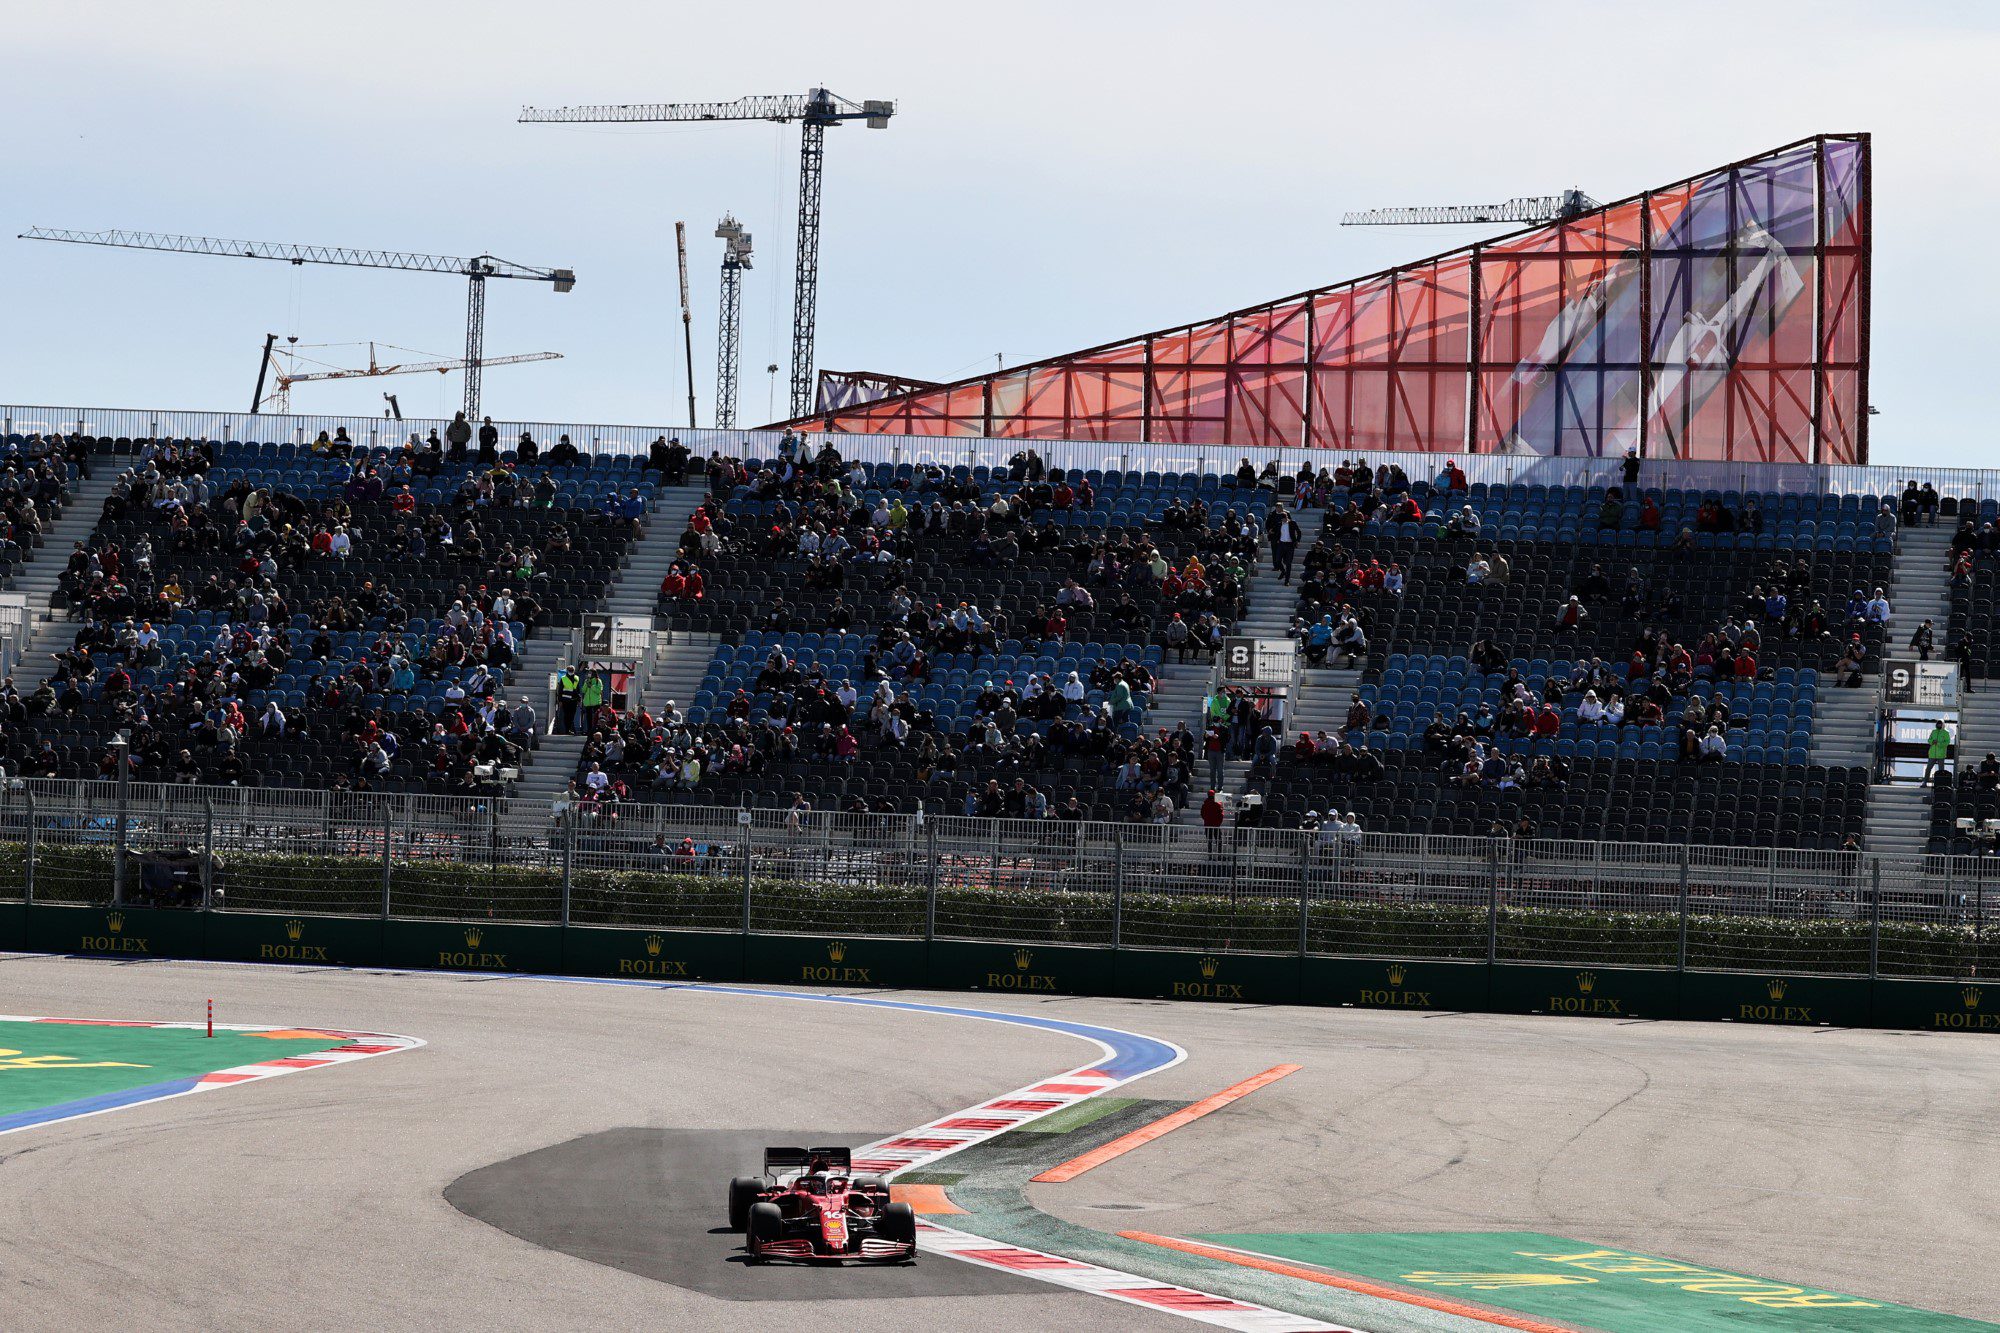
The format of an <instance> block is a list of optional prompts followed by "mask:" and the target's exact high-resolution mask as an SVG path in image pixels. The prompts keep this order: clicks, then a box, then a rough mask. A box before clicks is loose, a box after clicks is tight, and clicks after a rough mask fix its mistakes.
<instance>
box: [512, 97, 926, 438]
mask: <svg viewBox="0 0 2000 1333" xmlns="http://www.w3.org/2000/svg"><path fill="white" fill-rule="evenodd" d="M895 114H896V104H895V103H894V102H881V101H869V102H850V101H848V100H847V99H846V98H844V97H837V96H835V95H834V94H832V93H830V92H828V91H827V90H826V89H824V88H814V89H813V90H812V91H811V92H809V93H806V94H805V95H804V96H802V97H795V96H790V95H784V94H780V95H776V96H763V97H739V98H737V99H736V100H735V101H734V102H649V103H641V104H637V105H631V106H566V107H556V108H554V109H552V110H539V109H537V108H535V107H523V108H521V121H522V123H524V124H586V123H614V124H634V123H639V122H646V121H663V120H695V121H701V120H713V121H720V120H769V121H775V122H777V123H778V124H781V125H782V124H789V123H790V122H792V121H794V120H796V121H798V122H799V127H800V130H799V253H798V268H797V272H796V274H795V275H794V278H793V283H792V415H793V416H794V417H801V416H804V415H805V414H806V413H807V412H810V411H811V410H812V393H813V328H814V321H815V319H816V317H817V316H816V308H817V306H818V304H819V193H820V171H821V168H822V166H823V165H824V161H825V156H826V128H827V126H829V125H838V124H840V123H841V122H842V121H846V120H859V121H864V122H866V124H867V126H868V128H869V129H871V130H881V129H887V128H888V126H889V117H891V116H893V115H895Z"/></svg>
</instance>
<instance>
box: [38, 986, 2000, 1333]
mask: <svg viewBox="0 0 2000 1333" xmlns="http://www.w3.org/2000/svg"><path fill="white" fill-rule="evenodd" d="M898 998H909V999H914V1000H918V1001H925V1002H935V1003H941V1004H946V1005H956V1006H963V1007H970V1008H978V1009H993V1010H1004V1011H1009V1012H1015V1013H1025V1014H1036V1015H1047V1016H1051V1017H1056V1018H1061V1019H1065V1020H1070V1021H1075V1022H1088V1023H1099V1024H1104V1025H1108V1026H1112V1027H1118V1028H1124V1029H1127V1030H1130V1031H1134V1032H1140V1033H1145V1034H1147V1035H1150V1036H1153V1037H1157V1038H1160V1039H1162V1040H1167V1041H1172V1042H1174V1043H1177V1044H1178V1045H1180V1046H1181V1047H1182V1048H1184V1049H1185V1050H1186V1052H1187V1058H1186V1059H1185V1060H1184V1061H1183V1062H1181V1063H1180V1064H1178V1065H1176V1066H1174V1067H1172V1068H1169V1069H1165V1070H1162V1071H1160V1072H1158V1073H1155V1074H1152V1075H1150V1076H1148V1077H1146V1078H1144V1079H1141V1080H1139V1081H1137V1082H1135V1083H1132V1084H1130V1085H1127V1086H1125V1087H1123V1088H1120V1089H1118V1091H1117V1093H1116V1094H1115V1095H1116V1096H1118V1097H1120V1098H1126V1099H1132V1100H1131V1101H1130V1102H1129V1104H1126V1105H1124V1106H1122V1107H1120V1108H1118V1109H1115V1110H1113V1111H1112V1112H1111V1113H1110V1114H1107V1115H1104V1116H1102V1117H1100V1118H1097V1119H1095V1120H1089V1121H1087V1123H1084V1124H1082V1125H1079V1126H1077V1127H1075V1128H1072V1129H1071V1130H1069V1132H1067V1133H1062V1134H1033V1133H1026V1132H1016V1133H1013V1134H1010V1135H1007V1136H1004V1137H1002V1138H1000V1139H997V1140H994V1141H993V1142H992V1143H990V1144H988V1145H984V1146H981V1147H977V1148H973V1149H970V1150H968V1151H966V1152H965V1153H962V1154H960V1155H958V1156H955V1157H953V1158H949V1159H946V1160H945V1161H943V1162H940V1163H938V1165H937V1166H936V1168H934V1170H935V1173H936V1178H937V1179H939V1180H946V1179H949V1181H950V1183H949V1185H948V1189H949V1191H950V1194H951V1197H952V1199H953V1200H954V1202H956V1203H957V1204H958V1205H959V1206H960V1207H964V1208H966V1209H968V1210H969V1212H968V1214H967V1215H965V1216H954V1217H945V1218H940V1219H939V1220H940V1221H941V1222H943V1223H945V1224H947V1225H950V1226H953V1227H957V1228H960V1229H962V1230H966V1231H972V1232H975V1233H977V1234H980V1235H985V1236H990V1237H993V1238H995V1239H997V1240H1000V1241H1003V1242H1013V1243H1020V1244H1025V1245H1029V1246H1032V1247H1033V1248H1037V1249H1043V1250H1050V1251H1054V1252H1059V1253H1063V1254H1070V1255H1074V1256H1076V1257H1078V1258H1082V1259H1086V1260H1094V1261H1096V1262H1100V1263H1104V1264H1107V1265H1109V1266H1112V1267H1116V1268H1120V1269H1123V1270H1125V1271H1128V1272H1133V1273H1137V1274H1140V1275H1141V1276H1153V1277H1159V1278H1162V1279H1166V1280H1174V1281H1180V1282H1186V1283H1188V1284H1190V1285H1193V1286H1197V1287H1201V1288H1204V1289H1208V1290H1214V1291H1219V1292H1222V1293H1224V1294H1230V1295H1236V1296H1239V1297H1242V1298H1245V1299H1252V1300H1259V1301H1263V1302H1266V1303H1269V1304H1272V1305H1275V1306H1278V1307H1280V1308H1283V1309H1287V1310H1294V1311H1307V1310H1312V1311H1320V1312H1323V1313H1324V1317H1333V1318H1337V1319H1338V1320H1339V1322H1344V1323H1348V1324H1352V1325H1353V1326H1355V1327H1357V1328H1362V1329H1368V1330H1371V1331H1373V1333H1402V1331H1403V1330H1423V1331H1424V1333H1439V1331H1440V1330H1443V1331H1445V1333H1465V1331H1466V1330H1470V1329H1472V1328H1473V1327H1475V1326H1474V1325H1472V1324H1470V1323H1467V1322H1465V1321H1463V1320H1455V1319H1453V1318H1452V1317H1451V1316H1447V1315H1441V1314H1435V1313H1433V1312H1430V1311H1424V1310H1419V1309H1417V1308H1416V1307H1412V1306H1408V1305H1400V1304H1392V1303H1389V1302H1384V1301H1378V1300H1374V1299H1373V1298H1367V1297H1361V1296H1358V1295H1353V1294H1351V1293H1335V1292H1332V1291H1331V1289H1328V1288H1315V1289H1313V1290H1312V1291H1309V1292H1307V1291H1302V1290H1301V1287H1302V1286H1303V1285H1304V1284H1300V1283H1297V1282H1295V1281H1293V1280H1291V1279H1285V1278H1280V1277H1276V1276H1273V1275H1268V1274H1261V1273H1255V1272H1250V1271H1248V1270H1240V1269H1235V1268H1233V1267H1231V1266H1227V1265H1222V1264H1218V1263H1216V1262H1215V1261H1212V1260H1206V1259H1199V1258H1195V1257H1193V1256H1184V1255H1178V1254H1175V1253H1172V1252H1167V1251H1157V1252H1153V1251H1156V1250H1157V1247H1150V1246H1145V1245H1143V1244H1142V1243H1140V1242H1134V1241H1128V1240H1124V1239H1121V1238H1119V1237H1117V1236H1116V1235H1115V1233H1116V1232H1117V1231H1119V1230H1123V1229H1134V1230H1143V1231H1147V1232H1152V1233H1156V1234H1160V1235H1165V1236H1197V1235H1202V1234H1207V1233H1243V1234H1257V1233H1272V1232H1305V1231H1310V1232H1375V1231H1387V1232H1413V1231H1495V1230H1509V1231H1535V1232H1543V1233H1548V1234H1552V1235H1558V1236H1565V1237H1570V1238H1573V1239H1577V1240H1580V1241H1584V1242H1587V1243H1590V1244H1593V1245H1602V1246H1615V1247H1623V1248H1628V1249H1633V1250H1637V1251H1641V1252H1644V1253H1649V1254H1659V1255H1665V1256H1669V1257H1672V1258H1675V1259H1679V1260H1682V1261H1685V1262H1688V1263H1693V1264H1700V1265H1707V1266H1712V1267H1717V1268H1722V1269H1727V1270H1730V1271H1734V1272H1744V1273H1751V1274H1756V1275H1759V1276H1764V1277H1770V1278H1777V1279H1783V1280H1785V1281H1788V1282H1794V1283H1800V1284H1805V1285H1810V1286H1815V1287H1819V1288H1823V1289H1827V1290H1832V1291H1838V1292H1850V1293H1854V1294H1856V1295H1860V1296H1864V1297H1868V1298H1871V1299H1875V1300H1886V1301H1896V1302H1900V1303H1903V1304H1907V1305H1913V1306H1918V1307H1921V1308H1926V1309H1934V1310H1940V1311H1946V1312H1949V1313H1953V1314H1958V1315H1964V1316H1971V1317H1975V1318H1982V1319H1988V1320H1992V1319H1995V1318H2000V1288H1996V1285H1995V1284H1994V1283H1993V1282H1992V1281H1991V1278H1990V1274H1991V1255H1992V1253H1993V1251H1994V1249H1995V1248H1996V1247H2000V1154H1996V1153H1995V1152H1994V1151H1993V1144H1994V1132H1993V1130H1992V1129H1991V1127H1990V1126H1991V1120H1992V1113H1993V1108H1994V1107H1995V1106H1996V1105H2000V1042H1995V1041H1993V1040H1991V1039H1990V1038H1985V1037H1982V1036H1979V1035H1976V1034H1919V1033H1910V1032H1893V1031H1854V1030H1842V1029H1787V1028H1776V1027H1752V1026H1747V1025H1729V1024H1695V1023H1658V1022H1616V1021H1606V1020H1596V1019H1587V1018H1546V1017H1525V1016H1522V1017H1510V1016H1506V1015H1473V1014H1442V1013H1438V1014H1433V1013H1414V1012H1383V1011H1363V1010H1343V1009H1304V1008H1270V1007H1259V1006H1249V1005H1235V1004H1215V1005H1202V1004H1187V1003H1181V1004H1175V1003H1164V1002H1148V1001H1132V1000H1098V999H1075V998H1063V997H1047V998H1030V997H1027V996H1019V995H978V996H966V995H928V994H911V995H907V996H904V995H901V994H898ZM211 999H212V1000H214V1002H215V1005H216V1014H217V1018H218V1020H219V1021H223V1022H236V1023H255V1024H270V1025H274V1026H300V1027H327V1028H343V1029H352V1030H360V1031H376V1032H393V1033H403V1034H407V1035H410V1036H413V1037H419V1038H422V1039H423V1040H424V1041H425V1042H426V1043H428V1044H427V1045H425V1046H423V1047H422V1048H420V1049H417V1050H413V1051H409V1052H404V1053H398V1054H393V1055H387V1056H382V1057H379V1058H375V1059H370V1060H363V1061H359V1062H355V1063H352V1064H346V1065H340V1066H335V1067H331V1068H327V1069H316V1070H309V1071H303V1072H300V1073H297V1074H294V1075H290V1076H288V1077H285V1078H280V1079H269V1080H261V1081H258V1082H255V1083H249V1084H244V1085H241V1086H236V1087H230V1088H227V1089H224V1090H221V1091H217V1092H212V1093H204V1094H201V1095H199V1096H193V1097H184V1098H180V1099H177V1100H171V1101H162V1102H155V1103H150V1104H147V1105H143V1106H139V1107H134V1108H130V1109H126V1110H120V1111H116V1112H113V1113H110V1114H105V1115H100V1116H95V1117H92V1118H89V1119H82V1120H75V1121H70V1122H66V1123H63V1124H58V1125H51V1126H45V1127H41V1128H37V1129H34V1130H30V1131H24V1132H21V1133H17V1134H11V1135H6V1136H0V1272H4V1273H5V1274H6V1276H7V1287H6V1290H5V1294H4V1297H0V1299H4V1300H5V1302H6V1304H5V1306H4V1309H5V1310H6V1316H5V1325H6V1327H7V1328H8V1330H9V1331H10V1333H11V1331H12V1330H13V1329H22V1330H43V1329H50V1330H55V1329H61V1330H70V1329H76V1328H90V1327H108V1326H121V1327H143V1328H146V1329H148V1330H149V1331H150V1330H152V1329H190V1330H193V1329H211V1328H218V1327H225V1328H233V1327H249V1326H252V1325H264V1326H269V1325H276V1324H280V1323H282V1324H283V1325H285V1326H305V1327H332V1326H336V1325H337V1326H340V1327H344V1328H346V1327H369V1328H383V1329H416V1328H422V1329H425V1330H426V1333H436V1330H442V1329H456V1328H462V1327H468V1326H473V1325H477V1326H479V1327H481V1328H482V1329H536V1330H541V1329H570V1328H577V1329H581V1328H602V1327H606V1326H651V1327H671V1328H690V1329H701V1330H710V1329H718V1330H738V1329H740V1330H745V1331H746V1333H749V1331H751V1330H755V1333H772V1331H773V1330H779V1331H788V1330H793V1329H797V1330H814V1331H815V1333H818V1331H819V1330H823V1329H824V1328H825V1327H826V1323H827V1319H828V1317H829V1315H831V1316H832V1317H834V1318H836V1319H839V1320H840V1321H842V1322H843V1323H844V1324H847V1325H850V1326H853V1327H866V1328H868V1329H870V1330H871V1331H872V1330H885V1331H886V1333H904V1331H905V1330H908V1331H911V1333H914V1331H915V1330H933V1329H939V1328H950V1329H952V1330H953V1333H962V1331H965V1330H987V1329H992V1330H1012V1329H1045V1328H1051V1327H1055V1328H1063V1327H1077V1328H1089V1329H1093V1330H1095V1329H1114V1330H1118V1329H1142V1330H1143V1329H1154V1330H1165V1329H1172V1328H1184V1327H1187V1326H1188V1325H1187V1324H1186V1322H1185V1321H1183V1320H1180V1319H1176V1318H1174V1317H1171V1316H1168V1315H1165V1314H1162V1313H1160V1312H1157V1311H1152V1310H1146V1309H1140V1308H1137V1307H1132V1306H1126V1305H1121V1304H1117V1303H1114V1302H1111V1301H1107V1300H1105V1299H1103V1298H1101V1297H1097V1296H1093V1295H1088V1294H1084V1293H1079V1292H1074V1291H1069V1290H1064V1289H1061V1288H1058V1287H1054V1286H1051V1285H1049V1284H1046V1283H1042V1282H1036V1281H1032V1280H1029V1279H1027V1278H1023V1277H1019V1276H1017V1275H1011V1274H994V1273H989V1272H984V1271H981V1270H979V1269H976V1268H973V1267H972V1266H970V1265H966V1264H963V1263H960V1262H958V1261H955V1260H951V1259H949V1258H946V1257H944V1256H941V1255H927V1256H925V1257H923V1258H921V1259H920V1260H919V1261H918V1262H917V1263H916V1264H915V1265H913V1266H910V1267H907V1268H906V1267H900V1266H898V1267H885V1268H881V1269H861V1268H857V1267H854V1266H843V1267H830V1266H829V1267H797V1266H792V1265H776V1264H773V1265H762V1266H757V1267H749V1266H746V1265H744V1264H743V1263H742V1262H741V1252H740V1248H739V1246H740V1240H739V1238H738V1237H736V1236H734V1235H731V1234H728V1233H726V1232H722V1231H721V1230H720V1228H722V1227H723V1224H724V1220H725V1218H724V1191H725V1188H726V1185H727V1181H728V1179H729V1177H730V1176H733V1175H737V1174H741V1173H745V1172H749V1171H754V1169H755V1168H756V1166H757V1164H758V1159H759V1155H760V1153H761V1150H762V1148H763V1146H764V1145H765V1144H766V1143H769V1142H787V1141H791V1142H796V1141H799V1140H800V1139H801V1138H813V1139H820V1140H823V1141H827V1142H835V1143H838V1142H847V1143H856V1144H858V1143H862V1142H866V1141H868V1140H870V1139H871V1138H875V1137H879V1136H880V1135H882V1134H885V1133H895V1132H897V1131H899V1130H903V1129H908V1128H913V1127H916V1126H918V1125H921V1124H924V1123H926V1122H928V1121H929V1120H931V1119H933V1118H935V1117H938V1116H941V1115H945V1114H948V1113H950V1112H953V1111H957V1110H960V1109H963V1108H968V1107H973V1106H977V1105H979V1104H980V1103H981V1102H983V1101H986V1100H988V1099H990V1098H992V1097H994V1096H996V1095H998V1094H1000V1093H1004V1092H1007V1091H1009V1090H1011V1089H1014V1088H1019V1087H1023V1086H1028V1085H1031V1084H1033V1083H1035V1082H1037V1081H1040V1080H1044V1079H1047V1078H1048V1077H1049V1076H1050V1075H1052V1074H1056V1073H1059V1072H1061V1071H1063V1070H1067V1069H1071V1068H1075V1067H1077V1066H1079V1065H1082V1064H1086V1063H1088V1062H1090V1061H1091V1060H1094V1059H1097V1058H1099V1057H1098V1055H1097V1052H1096V1049H1095V1048H1094V1047H1092V1046H1090V1045H1088V1044H1087V1043H1082V1042H1078V1041H1076V1040H1075V1039H1073V1038H1069V1037H1064V1036H1061V1035H1058V1034H1055V1033H1051V1032H1047V1031H1040V1030H1032V1029H1025V1028H1021V1027H1017V1026H1013V1025H1008V1024H998V1023H987V1022H967V1021H965V1020H961V1019H952V1018H948V1017H945V1016H942V1015H936V1014H923V1013H914V1012H908V1011H903V1010H895V1009H863V1008H856V1007H853V1006H846V1005H829V1004H811V1003H799V1002H797V1001H794V1000H787V999H783V998H777V997H776V996H763V995H754V994H742V993H725V992H720V991H710V990H701V989H687V988H677V987H671V986H649V985H646V986H634V985H625V986H617V985H590V984H570V983H566V982H562V981H557V980H551V979H542V978H526V977H493V976H475V975H465V976H453V975H419V974H398V973H381V972H350V971H341V970H334V969H311V968H297V967H260V966H248V965H239V966H231V965H222V964H207V963H177V962H166V961H145V962H120V961H116V960H87V959H69V958H50V957H41V956H28V955H0V1013H13V1014H47V1015H54V1016H63V1017H75V1018H104V1019H142V1020H143V1019H154V1020H169V1021H172V1020H181V1021H189V1020H196V1019H199V1017H200V1016H201V1015H202V1013H203V1011H204V1006H205V1004H206V1002H207V1001H209V1000H211ZM1281 1063H1293V1064H1297V1065H1300V1066H1301V1068H1300V1070H1299V1071H1298V1072H1297V1073H1295V1074H1293V1075H1291V1076H1290V1077H1287V1078H1283V1079H1281V1080H1279V1081H1277V1082H1275V1083H1272V1084H1270V1085H1269V1086H1267V1087H1263V1088H1260V1089H1258V1090H1257V1091H1255V1092H1253V1093H1251V1094H1249V1095H1248V1096H1245V1097H1243V1098H1242V1099H1241V1100H1239V1101H1236V1102H1232V1103H1231V1104H1229V1105H1228V1106H1226V1107H1224V1108H1223V1109H1221V1110H1219V1111H1217V1112H1216V1113H1215V1114H1212V1115H1209V1116H1206V1117H1204V1118H1201V1119H1199V1120H1196V1121H1194V1122H1192V1123H1191V1124H1188V1125H1187V1126H1186V1127H1184V1128H1181V1129H1179V1130H1176V1131H1175V1132H1174V1133H1172V1134H1169V1135H1167V1136H1165V1137H1164V1138H1161V1139H1159V1140H1157V1141H1156V1142H1153V1143H1150V1144H1148V1145H1146V1146H1145V1147H1143V1148H1141V1149H1139V1150H1137V1151H1135V1152H1131V1153H1128V1154H1126V1155H1124V1156H1122V1157H1119V1158H1117V1159H1115V1160H1113V1161H1111V1162H1108V1163H1106V1164H1105V1165H1103V1166H1100V1167H1098V1168H1097V1169H1095V1170H1093V1171H1090V1172H1088V1173H1087V1174H1085V1175H1082V1176H1080V1177H1078V1178H1077V1179H1075V1180H1073V1181H1071V1182H1069V1183H1067V1184H1060V1185H1055V1184H1036V1183H1032V1182H1030V1181H1028V1177H1029V1176H1030V1175H1032V1174H1033V1173H1034V1171H1035V1170H1038V1169H1040V1168H1042V1167H1045V1166H1047V1165H1049V1164H1051V1163H1053V1162H1056V1161H1060V1160H1063V1159H1064V1158H1067V1157H1070V1156H1073V1155H1075V1154H1076V1153H1078V1152H1081V1151H1083V1150H1085V1149H1087V1148H1089V1147H1090V1146H1093V1145H1094V1144H1097V1143H1100V1142H1103V1141H1105V1140H1107V1139H1109V1138H1110V1137H1112V1136H1113V1135H1115V1134H1117V1133H1120V1132H1122V1131H1123V1130H1125V1129H1128V1128H1131V1127H1133V1126H1134V1125H1137V1124H1140V1123H1145V1122H1146V1121H1148V1120H1150V1119H1152V1118H1154V1117H1155V1116H1157V1114H1159V1113H1160V1112H1162V1111H1164V1110H1166V1109H1169V1108H1172V1107H1177V1106H1183V1105H1186V1104H1187V1103H1190V1102H1193V1101H1196V1100H1198V1099H1200V1098H1203V1097H1207V1096H1209V1095H1210V1094H1212V1093H1215V1092H1216V1091H1218V1090H1219V1089H1222V1088H1225V1087H1228V1086H1230V1085H1232V1084H1235V1083H1238V1082H1240V1081H1241V1080H1244V1079H1246V1078H1249V1077H1251V1076H1253V1075H1256V1074H1258V1073H1259V1072H1261V1071H1263V1070H1266V1069H1269V1068H1271V1067H1272V1066H1274V1065H1277V1064H1281ZM843 1127H844V1128H843ZM919 1178H922V1177H921V1176H920V1177H919ZM1225 1270H1227V1271H1225ZM1336 1312H1337V1313H1336Z"/></svg>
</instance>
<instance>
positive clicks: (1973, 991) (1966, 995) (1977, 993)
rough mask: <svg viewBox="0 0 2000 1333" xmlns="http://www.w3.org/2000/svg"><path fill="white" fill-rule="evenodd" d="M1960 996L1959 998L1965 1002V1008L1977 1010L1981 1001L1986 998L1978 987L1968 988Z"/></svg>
mask: <svg viewBox="0 0 2000 1333" xmlns="http://www.w3.org/2000/svg"><path fill="white" fill-rule="evenodd" d="M1958 994H1959V998H1960V999H1962V1000H1964V1001H1965V1007H1966V1008H1968V1009H1977V1008H1978V1007H1979V1002H1980V1000H1982V999H1984V998H1985V992H1984V991H1982V990H1981V989H1980V988H1979V987H1977V986H1967V987H1966V988H1965V989H1964V990H1962V991H1960V992H1959V993H1958Z"/></svg>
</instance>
